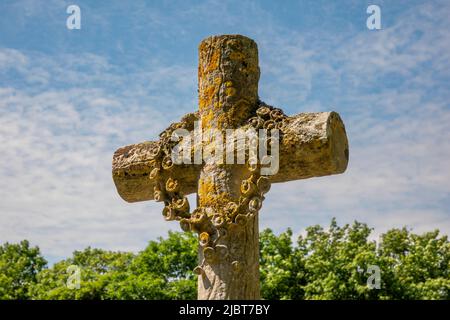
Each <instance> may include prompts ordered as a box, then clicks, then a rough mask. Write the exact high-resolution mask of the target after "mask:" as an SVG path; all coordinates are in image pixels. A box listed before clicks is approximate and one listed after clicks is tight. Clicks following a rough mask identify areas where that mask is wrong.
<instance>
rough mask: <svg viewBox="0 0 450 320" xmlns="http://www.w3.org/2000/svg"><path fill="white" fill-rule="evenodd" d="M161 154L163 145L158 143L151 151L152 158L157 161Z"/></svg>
mask: <svg viewBox="0 0 450 320" xmlns="http://www.w3.org/2000/svg"><path fill="white" fill-rule="evenodd" d="M160 154H161V144H160V143H159V142H158V143H157V144H156V145H155V146H154V147H153V148H152V149H151V150H150V158H152V159H155V158H157V157H158V156H159V155H160Z"/></svg>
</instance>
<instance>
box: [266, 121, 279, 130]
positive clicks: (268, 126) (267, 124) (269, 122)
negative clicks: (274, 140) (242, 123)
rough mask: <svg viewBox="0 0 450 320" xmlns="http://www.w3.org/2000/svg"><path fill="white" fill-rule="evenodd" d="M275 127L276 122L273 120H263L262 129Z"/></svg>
mask: <svg viewBox="0 0 450 320" xmlns="http://www.w3.org/2000/svg"><path fill="white" fill-rule="evenodd" d="M275 128H276V123H275V121H273V120H267V121H265V122H264V129H267V130H272V129H275Z"/></svg>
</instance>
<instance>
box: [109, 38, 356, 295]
mask: <svg viewBox="0 0 450 320" xmlns="http://www.w3.org/2000/svg"><path fill="white" fill-rule="evenodd" d="M259 74H260V72H259V66H258V49H257V46H256V43H255V42H254V41H253V40H251V39H249V38H246V37H244V36H241V35H223V36H213V37H209V38H207V39H205V40H203V41H202V42H201V44H200V46H199V67H198V81H199V85H198V89H199V90H198V91H199V111H198V112H196V113H191V114H188V115H186V116H184V117H183V119H182V120H181V121H180V122H178V123H174V124H172V125H171V126H169V128H167V129H166V130H165V131H164V132H163V133H161V134H160V140H159V141H156V142H143V143H139V144H134V145H130V146H126V147H123V148H120V149H118V150H117V151H116V152H115V153H114V157H113V179H114V182H115V185H116V187H117V190H118V192H119V194H120V196H121V197H122V198H123V199H124V200H126V201H128V202H136V201H144V200H152V199H154V200H156V201H163V202H164V204H165V207H164V210H163V215H164V217H165V218H166V219H167V220H178V221H180V224H181V227H182V229H183V230H185V231H195V232H197V233H198V234H199V253H198V254H199V266H198V267H196V268H195V270H194V271H195V272H196V273H197V274H198V298H199V299H259V298H260V288H259V244H258V211H259V209H260V207H261V203H262V201H263V199H264V197H263V194H264V193H266V192H267V191H268V190H269V188H270V182H273V183H276V182H285V181H290V180H297V179H306V178H310V177H319V176H325V175H331V174H337V173H342V172H344V171H345V169H346V167H347V163H348V142H347V136H346V133H345V128H344V124H343V123H342V121H341V119H340V117H339V115H338V114H337V113H335V112H319V113H301V114H298V115H295V116H292V117H287V116H285V115H284V114H283V112H282V111H281V110H280V109H278V108H273V107H271V106H268V105H266V104H264V103H263V102H261V101H260V100H259V98H258V80H259ZM197 120H199V121H200V123H201V126H202V129H203V130H205V129H206V130H208V129H218V130H221V131H225V129H236V128H244V129H245V128H249V127H253V128H255V129H260V128H266V129H279V131H280V140H279V170H278V173H276V174H275V175H271V176H264V175H262V174H261V170H260V169H261V164H259V165H256V166H255V165H254V164H252V163H248V162H247V163H246V164H221V163H218V162H217V161H211V159H214V158H210V160H206V161H204V162H203V163H202V164H174V162H173V159H172V158H171V150H172V148H173V147H174V145H173V144H174V143H173V142H172V141H171V139H170V137H171V136H172V133H173V131H174V130H175V129H179V128H183V129H187V130H191V131H192V129H193V128H194V122H195V121H197ZM189 138H192V139H193V140H194V141H195V136H192V135H191V136H190V137H189ZM183 141H184V140H183ZM197 142H198V141H197ZM194 143H195V142H194ZM199 143H200V144H201V145H202V146H203V147H204V148H208V145H211V143H212V142H211V140H210V139H202V140H200V142H199ZM195 152H197V151H195V150H194V153H195ZM194 192H197V208H196V209H195V210H193V212H191V211H190V208H189V202H188V200H187V198H186V195H187V194H190V193H194Z"/></svg>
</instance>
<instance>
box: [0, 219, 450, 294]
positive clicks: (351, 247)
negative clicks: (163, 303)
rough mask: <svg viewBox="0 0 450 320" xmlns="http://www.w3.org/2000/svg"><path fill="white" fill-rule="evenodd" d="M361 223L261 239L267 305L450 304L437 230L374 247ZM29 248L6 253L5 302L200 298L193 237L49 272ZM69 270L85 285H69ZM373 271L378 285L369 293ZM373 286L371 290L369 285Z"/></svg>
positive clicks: (91, 254)
mask: <svg viewBox="0 0 450 320" xmlns="http://www.w3.org/2000/svg"><path fill="white" fill-rule="evenodd" d="M371 231H372V230H371V229H370V228H369V227H368V226H367V225H366V224H362V223H358V222H355V223H353V224H352V225H344V226H342V227H340V226H338V225H337V223H336V221H335V220H334V219H333V220H332V222H331V224H330V226H329V227H328V228H326V229H324V228H322V227H320V226H318V225H316V226H311V227H309V228H307V230H306V232H305V234H304V235H302V236H300V237H298V239H297V241H296V243H295V245H294V241H293V234H292V231H291V230H290V229H288V230H287V231H286V232H283V233H281V234H280V235H275V234H274V233H273V232H272V231H271V230H270V229H266V230H264V231H263V232H261V235H260V252H261V255H260V270H261V292H262V296H263V298H264V299H450V275H449V272H450V271H449V270H450V242H449V241H448V238H447V236H440V235H439V232H438V231H433V232H428V233H425V234H422V235H417V234H414V233H411V232H410V231H408V230H407V229H406V228H403V229H392V230H390V231H388V232H386V233H385V234H383V235H382V236H381V237H380V240H379V242H378V244H377V243H376V242H375V241H373V240H370V237H369V236H370V234H371ZM46 263H47V262H46V261H45V259H44V258H43V257H42V255H41V254H40V251H39V248H37V247H34V248H31V247H30V245H29V243H28V242H27V241H22V242H21V243H20V244H9V243H6V244H4V245H2V246H0V299H195V298H196V290H197V276H196V275H194V274H193V272H192V270H193V269H194V267H195V266H196V265H197V239H196V237H195V236H194V235H193V234H189V233H178V232H170V233H169V235H168V237H167V238H165V239H163V238H159V239H158V240H157V241H150V242H149V244H148V246H147V247H146V248H145V249H144V250H143V251H141V252H139V253H137V254H133V253H129V252H112V251H106V250H101V249H93V248H87V249H85V250H83V251H75V252H74V253H73V255H72V257H70V258H68V259H66V260H62V261H60V262H58V263H56V264H54V265H53V266H52V267H50V268H48V267H47V266H46ZM71 266H76V267H77V268H79V270H80V284H79V288H72V287H70V286H68V281H69V280H70V277H71V269H70V268H71ZM373 268H377V270H379V276H380V277H379V278H380V282H379V287H378V288H376V287H377V286H375V287H374V286H373V283H372V282H373V281H372V280H373V279H374V274H372V270H373ZM370 284H372V285H370Z"/></svg>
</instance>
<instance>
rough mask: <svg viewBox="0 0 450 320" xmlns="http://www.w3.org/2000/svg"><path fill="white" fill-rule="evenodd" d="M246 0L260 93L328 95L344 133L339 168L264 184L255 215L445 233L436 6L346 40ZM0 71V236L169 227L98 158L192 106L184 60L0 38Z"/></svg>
mask: <svg viewBox="0 0 450 320" xmlns="http://www.w3.org/2000/svg"><path fill="white" fill-rule="evenodd" d="M209 5H213V8H216V9H217V10H213V12H212V13H213V16H212V18H213V20H214V17H215V16H214V14H216V15H217V16H218V17H222V16H228V15H226V14H224V13H223V12H224V11H223V10H225V11H226V10H229V8H228V7H227V6H226V5H224V4H223V3H219V2H209V3H208V5H204V6H199V8H197V9H199V10H197V9H196V10H193V11H192V12H191V13H189V12H185V13H180V12H179V13H178V14H174V15H173V16H171V17H166V18H164V17H160V16H159V15H157V14H152V19H153V20H152V21H156V23H158V24H163V25H167V24H170V23H172V22H173V20H172V19H174V20H177V19H178V18H182V19H184V20H183V21H188V20H189V19H191V18H192V15H194V13H195V14H196V17H197V18H198V16H210V15H211V12H210V11H208V10H209V9H210V8H211V7H210V6H209ZM247 6H248V8H250V7H251V8H253V9H254V12H257V13H258V14H255V17H253V18H252V19H253V20H251V22H249V25H248V27H247V28H248V29H249V30H250V29H251V30H253V32H252V33H253V34H254V35H255V39H256V41H257V42H258V45H259V51H260V63H261V70H262V78H261V90H260V92H261V97H262V98H263V99H264V100H267V102H268V103H273V104H276V105H279V106H281V107H284V108H285V110H287V111H289V112H300V111H305V110H307V111H320V110H329V109H330V108H333V109H335V110H336V111H339V112H340V113H341V114H342V116H343V119H344V121H345V123H346V127H347V132H348V135H349V139H350V163H349V167H348V170H347V172H346V173H344V174H343V175H339V176H331V177H322V178H316V179H309V180H304V181H296V182H289V183H285V184H277V185H274V186H273V187H272V190H271V192H270V193H269V194H268V196H267V200H266V201H265V203H264V206H263V209H262V212H261V228H264V227H271V228H273V229H275V230H276V231H278V232H279V231H283V230H285V229H286V228H287V227H292V228H293V229H294V231H297V232H299V231H301V230H303V229H304V228H305V227H306V226H308V225H311V224H316V223H320V224H325V225H328V223H329V221H330V219H331V217H333V216H336V217H337V218H338V222H340V223H348V222H351V221H353V220H355V219H356V220H359V221H362V222H367V223H368V224H369V226H371V227H375V229H376V233H377V234H379V233H380V232H383V231H386V230H387V229H389V228H391V227H401V226H403V225H408V226H410V227H412V228H414V230H415V231H417V232H422V231H426V230H432V229H434V228H439V229H441V230H442V231H443V232H446V233H447V234H450V224H449V222H448V221H450V219H448V218H449V211H448V206H449V202H448V201H449V200H448V199H449V194H450V182H449V181H450V171H449V170H446V168H447V167H448V159H449V158H450V130H449V129H448V123H450V111H449V108H448V98H449V95H448V92H445V88H446V87H447V89H448V85H445V84H444V81H443V79H448V74H449V73H448V70H449V67H450V62H449V61H450V59H449V52H450V48H449V46H450V41H448V40H449V39H448V37H449V35H448V34H449V33H448V32H447V31H448V30H447V29H448V28H446V26H445V23H446V20H447V19H446V17H447V16H448V15H446V13H448V11H449V10H448V8H449V6H448V5H446V6H444V7H443V8H441V10H437V11H439V12H437V13H433V14H437V16H436V15H434V17H437V22H436V21H433V20H432V17H431V16H430V12H431V11H433V12H434V11H436V10H433V9H435V7H434V6H432V5H429V4H425V5H421V6H419V7H415V9H414V8H413V9H411V10H409V11H407V12H405V13H404V14H403V15H402V17H400V18H399V19H398V21H396V22H395V24H393V25H392V26H388V27H386V29H385V30H383V31H380V32H378V33H371V32H369V31H366V32H359V33H355V35H354V36H352V37H350V38H348V39H347V40H346V41H345V42H343V41H342V38H341V36H335V35H329V34H325V33H323V32H321V31H317V30H313V31H310V32H302V33H300V32H297V31H294V30H286V29H283V28H282V27H280V26H277V25H276V24H275V23H274V22H273V21H271V20H270V13H267V12H264V11H263V10H262V9H261V8H259V7H258V5H257V4H255V3H254V4H248V5H247ZM202 8H203V9H202ZM246 8H247V7H246ZM207 9H208V10H207ZM30 10H31V9H30ZM221 10H222V11H221ZM244 11H245V10H244ZM30 12H32V11H30ZM30 14H31V13H30ZM139 17H140V18H142V16H139ZM210 18H211V16H210ZM99 19H100V18H99ZM439 19H441V20H439ZM217 21H219V19H217ZM238 21H240V18H239V17H234V18H233V17H231V18H226V19H225V21H224V22H223V23H225V24H226V25H228V26H233V25H234V24H236V23H237V22H238ZM268 21H270V23H268ZM262 22H265V23H262ZM411 22H413V24H412V25H411ZM105 23H106V22H105ZM213 25H215V24H214V23H213ZM184 27H185V26H184ZM184 27H180V26H178V27H174V29H173V30H177V31H180V30H181V29H183V28H184ZM173 30H172V31H171V30H167V32H168V34H170V32H174V31H173ZM180 32H181V31H180ZM342 37H343V36H342ZM330 48H333V49H335V50H330ZM12 72H14V73H15V74H14V75H12ZM0 75H2V81H1V82H0V83H1V84H2V87H0V145H1V146H2V156H1V158H2V162H1V165H0V193H1V196H2V201H1V203H0V242H3V241H19V240H21V239H24V238H27V239H30V240H31V241H32V242H34V243H36V244H38V245H39V246H40V247H41V248H42V251H43V252H44V253H45V254H47V255H50V256H67V255H69V254H70V252H71V251H73V250H75V249H81V248H84V247H86V246H88V245H91V246H95V247H102V248H108V249H115V250H119V249H120V250H140V249H142V248H143V247H144V246H145V244H146V242H147V241H148V240H149V239H152V238H156V237H157V236H161V235H164V234H165V232H166V231H167V230H168V229H175V230H178V229H179V228H178V225H177V224H176V223H167V222H165V221H164V220H163V219H162V218H161V215H160V209H162V208H161V205H160V204H156V203H153V202H146V203H138V204H128V203H125V202H124V201H122V200H121V199H120V198H119V196H118V195H117V193H116V191H115V187H114V185H113V182H112V179H111V172H110V171H111V158H112V154H113V152H114V150H115V149H116V148H117V147H120V146H122V145H126V144H130V143H135V142H139V141H142V140H147V139H152V138H155V137H156V135H157V133H158V132H159V131H160V130H161V129H163V128H165V127H166V126H167V125H168V124H169V123H170V122H171V121H175V120H176V119H178V118H179V117H180V116H181V115H182V114H184V113H185V112H187V111H192V110H194V109H196V66H195V65H193V66H184V65H182V64H171V65H169V64H165V63H162V62H161V61H158V60H157V59H154V60H149V61H145V62H136V63H133V62H130V65H128V66H127V69H126V71H124V70H123V69H121V68H120V67H119V66H117V65H115V64H114V63H112V62H111V61H110V60H109V59H108V58H106V57H103V56H99V55H95V54H92V53H85V54H81V55H72V54H67V53H65V54H60V55H57V56H49V55H45V54H43V53H36V52H22V51H19V50H15V49H8V48H2V49H0ZM390 75H394V76H395V77H394V78H395V79H397V78H398V82H396V83H393V84H392V85H391V86H389V85H388V84H386V83H384V81H386V79H388V78H389V76H390ZM9 80H10V81H11V84H10V85H8V84H7V83H8V81H9ZM441 87H443V88H441ZM372 89H376V90H372ZM433 90H437V91H433ZM317 91H319V92H320V91H324V92H325V91H326V93H327V95H328V96H327V98H328V97H329V98H330V101H329V102H328V101H326V102H324V101H323V100H321V98H322V97H321V96H320V95H317V94H316V92H317ZM430 92H437V94H435V95H431V96H430Z"/></svg>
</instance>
